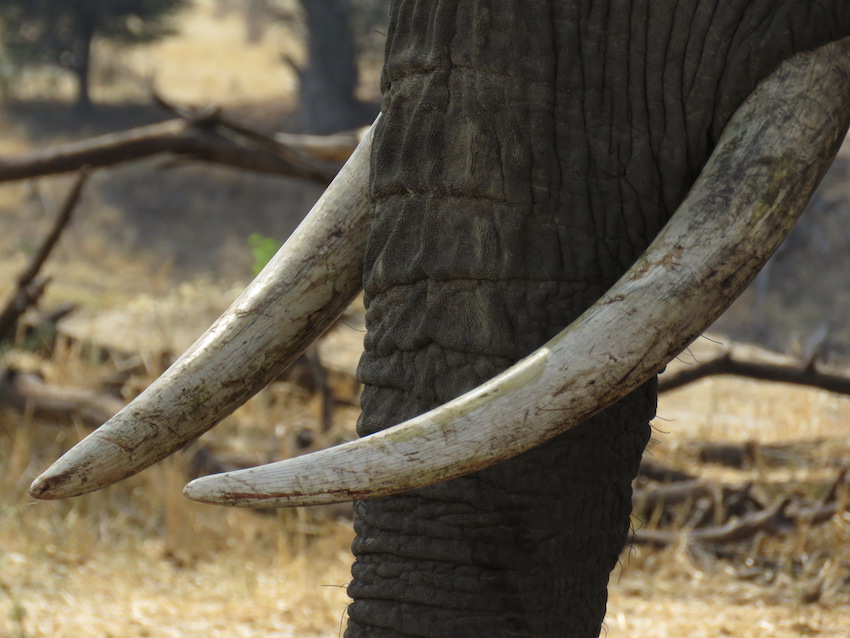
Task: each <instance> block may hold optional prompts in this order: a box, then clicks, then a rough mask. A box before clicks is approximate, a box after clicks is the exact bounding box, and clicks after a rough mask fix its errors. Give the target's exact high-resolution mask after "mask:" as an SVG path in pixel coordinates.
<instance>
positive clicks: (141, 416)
mask: <svg viewBox="0 0 850 638" xmlns="http://www.w3.org/2000/svg"><path fill="white" fill-rule="evenodd" d="M372 130H374V125H373V127H372V129H370V131H369V132H368V133H367V134H366V135H365V136H364V138H363V140H362V141H361V142H360V144H359V145H358V147H357V148H356V149H355V151H354V153H353V154H352V156H351V158H350V159H349V161H348V162H347V163H346V164H345V166H344V167H343V168H342V170H341V171H340V173H339V175H337V177H336V178H335V179H334V180H333V182H332V183H331V184H330V186H328V188H327V190H326V191H325V193H324V195H322V197H321V199H319V201H318V202H317V203H316V205H315V206H314V207H313V209H312V210H311V211H310V213H309V214H308V215H307V217H306V218H305V219H304V221H303V222H302V223H301V224H300V225H299V226H298V228H297V229H296V230H295V232H294V233H293V234H292V236H291V237H290V238H289V240H288V241H287V242H286V244H284V246H283V247H282V248H281V249H280V251H279V252H278V253H277V255H276V256H275V257H274V258H273V259H272V260H271V262H269V264H268V265H267V266H266V268H265V269H264V270H263V271H262V272H261V273H260V274H259V275H258V276H257V278H256V279H255V280H254V281H253V282H252V283H251V285H250V286H249V287H248V288H247V289H246V290H245V291H244V292H243V293H242V294H241V295H240V296H239V298H238V299H237V300H236V301H235V302H234V303H233V304H232V305H231V306H230V308H229V309H228V310H227V311H226V312H225V313H224V314H223V315H222V316H221V317H220V318H219V319H218V320H217V321H216V322H215V323H214V324H213V325H212V327H211V328H210V329H209V330H207V332H206V333H204V334H203V335H202V336H201V338H200V339H198V341H196V342H195V343H194V344H193V345H192V346H191V347H190V348H189V349H188V350H187V351H186V352H185V353H184V354H183V355H182V356H181V357H180V358H179V359H178V360H177V361H176V362H175V363H174V365H172V366H171V367H170V368H169V369H168V370H167V371H166V372H165V373H164V374H163V375H162V376H161V377H159V379H157V380H156V381H155V382H154V383H153V384H151V386H150V387H149V388H148V389H147V390H145V392H143V393H142V394H141V395H139V397H138V398H136V400H135V401H133V402H132V403H130V404H129V405H128V406H127V407H125V408H124V409H123V410H121V411H120V412H119V413H118V414H116V415H115V416H114V417H112V418H111V419H110V420H109V421H107V422H106V423H105V424H103V425H102V426H101V427H100V428H98V429H97V430H96V431H94V432H92V434H90V435H89V436H88V437H86V438H85V439H84V440H83V441H81V442H80V443H78V444H77V445H76V446H75V447H73V448H72V449H71V450H70V451H68V452H67V453H66V454H65V455H64V456H63V457H61V458H60V459H59V460H57V461H56V462H55V463H54V464H53V465H51V466H50V468H48V469H47V471H45V472H44V473H43V474H42V475H41V476H39V477H38V478H37V479H36V480H35V481H34V482H33V484H32V486H31V487H30V494H32V496H35V497H37V498H43V499H54V498H65V497H68V496H77V495H79V494H85V493H87V492H92V491H94V490H97V489H100V488H102V487H106V486H107V485H110V484H112V483H115V482H117V481H120V480H121V479H124V478H126V477H128V476H130V475H132V474H135V473H136V472H140V471H141V470H143V469H145V468H146V467H148V466H150V465H152V464H154V463H156V462H157V461H159V460H161V459H163V458H165V457H166V456H168V455H169V454H172V453H173V452H175V451H176V450H178V449H180V448H181V447H182V446H184V445H185V444H186V443H188V442H190V441H192V440H194V439H196V438H197V437H199V436H200V435H201V434H203V433H204V432H206V431H207V430H209V429H210V428H211V427H213V426H214V425H215V424H216V423H218V422H219V421H220V420H221V419H223V418H224V417H225V416H227V415H228V414H230V413H231V412H233V410H235V409H236V408H237V407H239V406H240V405H242V404H243V403H244V402H245V401H247V400H248V399H249V398H250V397H251V396H252V395H254V394H255V393H256V392H257V391H259V390H260V389H261V388H263V387H264V386H265V385H266V384H268V383H269V382H270V381H271V380H272V379H274V378H275V377H276V376H277V375H279V374H280V373H281V372H282V371H283V370H284V369H285V368H286V367H287V366H288V365H289V364H291V363H292V362H293V361H294V360H295V359H296V358H297V357H298V355H299V354H301V352H303V351H304V349H305V348H306V347H307V346H308V345H310V343H312V342H313V341H314V340H315V339H316V338H317V337H319V336H320V335H321V334H322V333H323V332H324V331H325V330H326V329H327V328H328V326H330V325H331V324H332V323H333V321H334V320H335V319H336V318H337V317H338V316H339V315H340V314H341V313H342V311H343V310H345V308H346V307H347V306H348V305H349V304H350V303H351V301H352V300H353V299H354V298H355V297H356V296H357V294H358V292H359V291H360V289H361V286H362V272H363V259H364V255H365V252H366V238H367V234H368V233H367V227H368V223H367V218H368V215H369V201H368V196H367V190H368V175H369V161H370V155H371V140H372Z"/></svg>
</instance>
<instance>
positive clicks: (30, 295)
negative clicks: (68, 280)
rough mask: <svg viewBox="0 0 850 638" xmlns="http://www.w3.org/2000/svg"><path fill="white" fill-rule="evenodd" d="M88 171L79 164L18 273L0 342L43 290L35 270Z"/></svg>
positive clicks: (0, 319)
mask: <svg viewBox="0 0 850 638" xmlns="http://www.w3.org/2000/svg"><path fill="white" fill-rule="evenodd" d="M88 175H89V172H88V169H87V168H86V167H85V166H84V167H82V168H81V170H80V172H79V173H78V175H77V178H76V179H75V180H74V183H73V184H72V185H71V190H70V191H69V192H68V195H67V196H66V197H65V202H64V203H63V204H62V208H61V210H60V211H59V214H58V215H57V216H56V220H55V221H54V222H53V226H52V227H51V229H50V232H48V233H47V235H46V236H45V237H44V240H43V241H42V242H41V245H40V246H39V247H38V250H36V252H35V254H34V255H33V256H32V258H31V259H30V261H29V263H28V264H27V265H26V267H25V268H24V270H23V272H22V273H21V274H20V275H18V281H17V286H16V288H15V290H14V291H12V294H11V295H10V296H9V299H8V300H7V301H6V305H5V307H4V308H3V311H2V312H0V342H2V341H6V340H9V341H11V340H12V339H13V338H14V336H15V330H16V327H17V325H18V319H20V317H21V315H22V314H23V313H24V312H26V310H27V308H29V307H30V306H33V305H35V304H36V303H37V302H38V300H39V298H40V297H41V295H42V294H43V293H44V288H45V286H47V283H48V280H47V279H45V278H43V277H39V276H38V273H39V271H40V270H41V267H42V266H43V265H44V262H45V261H47V258H48V257H49V256H50V253H51V252H52V251H53V248H54V247H55V246H56V243H57V242H58V241H59V237H61V236H62V232H63V231H64V230H65V228H66V227H67V226H68V222H69V221H70V220H71V214H72V213H73V212H74V208H76V205H77V202H78V201H79V199H80V193H82V190H83V185H84V184H85V183H86V180H87V179H88Z"/></svg>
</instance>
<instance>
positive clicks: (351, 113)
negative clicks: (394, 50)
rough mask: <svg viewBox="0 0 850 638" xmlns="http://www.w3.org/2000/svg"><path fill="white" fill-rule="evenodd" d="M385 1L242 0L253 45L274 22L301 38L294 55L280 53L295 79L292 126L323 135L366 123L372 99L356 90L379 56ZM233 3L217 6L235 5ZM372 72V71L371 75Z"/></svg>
mask: <svg viewBox="0 0 850 638" xmlns="http://www.w3.org/2000/svg"><path fill="white" fill-rule="evenodd" d="M389 4H390V3H389V0H243V1H241V2H239V3H238V7H239V10H240V11H243V12H244V15H245V25H246V30H245V39H246V41H247V42H249V43H253V44H256V43H258V42H260V41H261V40H262V39H263V38H264V37H265V32H266V27H267V26H268V25H269V24H270V23H271V22H273V21H277V22H282V23H285V24H287V25H289V26H291V27H292V28H293V30H294V31H295V32H296V33H298V34H300V35H301V37H302V38H303V40H304V56H303V58H299V59H298V60H296V59H293V58H291V57H289V56H287V55H283V54H281V60H282V61H283V62H285V63H286V64H287V65H289V66H290V67H291V68H292V70H293V71H294V73H295V74H296V76H297V78H298V86H299V88H298V108H297V111H296V113H295V128H297V129H298V130H299V131H301V132H305V133H315V134H328V133H335V132H337V131H340V130H346V129H352V128H356V127H358V126H361V125H364V124H368V123H371V121H372V119H374V117H375V115H376V114H377V112H378V106H377V104H374V103H370V102H369V101H368V100H366V101H364V100H363V99H362V97H361V96H359V95H358V86H359V85H360V80H361V76H362V75H363V73H362V70H363V68H364V67H369V68H379V67H380V64H381V62H382V60H383V52H384V42H385V39H386V35H385V34H386V22H387V13H388V11H389ZM234 6H235V5H234V4H233V3H232V2H225V3H224V4H223V5H222V7H223V8H226V9H232V8H234ZM371 75H372V76H374V75H375V73H372V74H371Z"/></svg>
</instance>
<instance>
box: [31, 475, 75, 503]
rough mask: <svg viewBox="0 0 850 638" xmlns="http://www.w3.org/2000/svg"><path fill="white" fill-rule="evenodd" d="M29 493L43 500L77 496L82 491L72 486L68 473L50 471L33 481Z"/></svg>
mask: <svg viewBox="0 0 850 638" xmlns="http://www.w3.org/2000/svg"><path fill="white" fill-rule="evenodd" d="M29 493H30V496H32V497H33V498H37V499H39V500H42V501H54V500H57V499H60V498H67V497H69V496H77V495H78V494H80V493H81V492H80V491H77V490H75V489H74V488H73V487H71V477H70V476H69V475H68V473H64V472H63V473H61V474H52V473H50V472H49V471H48V472H45V473H44V474H42V475H41V476H39V477H37V478H36V479H35V480H34V481H33V482H32V485H30V489H29Z"/></svg>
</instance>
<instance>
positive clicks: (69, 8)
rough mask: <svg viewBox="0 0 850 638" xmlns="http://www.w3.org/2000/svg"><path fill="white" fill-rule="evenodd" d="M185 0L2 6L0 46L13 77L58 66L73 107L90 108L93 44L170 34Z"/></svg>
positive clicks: (25, 0)
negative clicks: (72, 82)
mask: <svg viewBox="0 0 850 638" xmlns="http://www.w3.org/2000/svg"><path fill="white" fill-rule="evenodd" d="M188 4H189V0H2V1H0V42H2V46H3V51H2V54H3V59H4V62H5V64H6V65H8V67H10V68H11V69H13V72H14V71H20V69H22V68H24V67H35V66H58V67H61V68H64V69H67V70H68V71H70V72H71V73H73V74H74V76H75V78H76V82H77V93H76V106H77V108H78V109H80V110H87V109H88V108H89V107H90V106H91V95H90V90H89V88H90V87H89V83H90V80H89V78H90V70H91V58H92V40H93V39H94V38H103V39H107V40H111V41H113V42H116V43H120V44H137V43H145V42H151V41H153V40H157V39H159V38H162V37H164V36H167V35H171V34H173V33H174V30H173V27H172V23H171V18H172V17H173V16H174V15H175V14H176V13H177V12H178V11H180V10H181V9H183V8H184V7H186V6H187V5H188Z"/></svg>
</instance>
